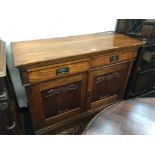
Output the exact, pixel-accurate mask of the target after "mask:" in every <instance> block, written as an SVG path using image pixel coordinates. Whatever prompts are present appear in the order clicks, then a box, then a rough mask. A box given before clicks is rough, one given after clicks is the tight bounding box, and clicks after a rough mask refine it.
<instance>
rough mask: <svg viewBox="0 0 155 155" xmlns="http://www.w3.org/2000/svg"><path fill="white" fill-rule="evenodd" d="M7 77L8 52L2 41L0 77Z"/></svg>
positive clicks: (0, 45) (0, 42)
mask: <svg viewBox="0 0 155 155" xmlns="http://www.w3.org/2000/svg"><path fill="white" fill-rule="evenodd" d="M4 76H6V51H5V43H4V42H3V41H1V40H0V77H4Z"/></svg>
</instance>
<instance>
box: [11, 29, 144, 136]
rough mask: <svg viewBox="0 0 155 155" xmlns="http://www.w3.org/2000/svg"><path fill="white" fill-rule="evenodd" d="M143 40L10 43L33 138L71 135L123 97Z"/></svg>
mask: <svg viewBox="0 0 155 155" xmlns="http://www.w3.org/2000/svg"><path fill="white" fill-rule="evenodd" d="M142 45H143V42H141V41H138V40H135V39H132V38H129V37H127V36H125V35H122V34H119V33H115V32H102V33H94V34H86V35H79V36H70V37H62V38H52V39H40V40H30V41H20V42H13V43H11V47H12V52H13V59H14V66H15V67H17V68H18V69H19V71H20V75H21V80H22V83H23V86H24V87H25V89H26V93H27V98H28V105H29V109H30V112H31V119H32V124H33V131H34V134H70V133H75V131H77V130H80V128H82V126H84V125H85V124H87V122H88V121H90V119H91V118H92V117H93V116H94V115H95V114H97V113H98V112H100V111H101V110H102V109H103V108H104V107H106V106H109V105H111V104H114V103H116V102H118V101H120V100H122V99H123V95H124V91H125V88H126V84H127V80H128V77H129V74H130V70H131V67H132V64H133V62H134V60H135V58H136V55H137V49H138V48H139V47H140V46H142Z"/></svg>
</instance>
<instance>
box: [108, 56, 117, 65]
mask: <svg viewBox="0 0 155 155" xmlns="http://www.w3.org/2000/svg"><path fill="white" fill-rule="evenodd" d="M109 61H110V63H112V62H117V61H119V55H112V56H111V57H110V59H109Z"/></svg>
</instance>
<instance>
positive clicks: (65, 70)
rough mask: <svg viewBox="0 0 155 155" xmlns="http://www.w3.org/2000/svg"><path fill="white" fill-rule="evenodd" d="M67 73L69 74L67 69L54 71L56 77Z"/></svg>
mask: <svg viewBox="0 0 155 155" xmlns="http://www.w3.org/2000/svg"><path fill="white" fill-rule="evenodd" d="M67 73H69V67H65V68H58V69H56V75H62V74H67Z"/></svg>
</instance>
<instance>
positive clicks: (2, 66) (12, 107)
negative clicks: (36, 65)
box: [0, 40, 22, 135]
mask: <svg viewBox="0 0 155 155" xmlns="http://www.w3.org/2000/svg"><path fill="white" fill-rule="evenodd" d="M16 103H17V102H16V99H15V96H14V91H13V88H12V84H11V81H10V77H9V75H8V71H7V66H6V49H5V43H4V42H3V41H1V40H0V134H1V135H10V134H22V126H21V121H20V116H19V113H18V110H17V105H16Z"/></svg>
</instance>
